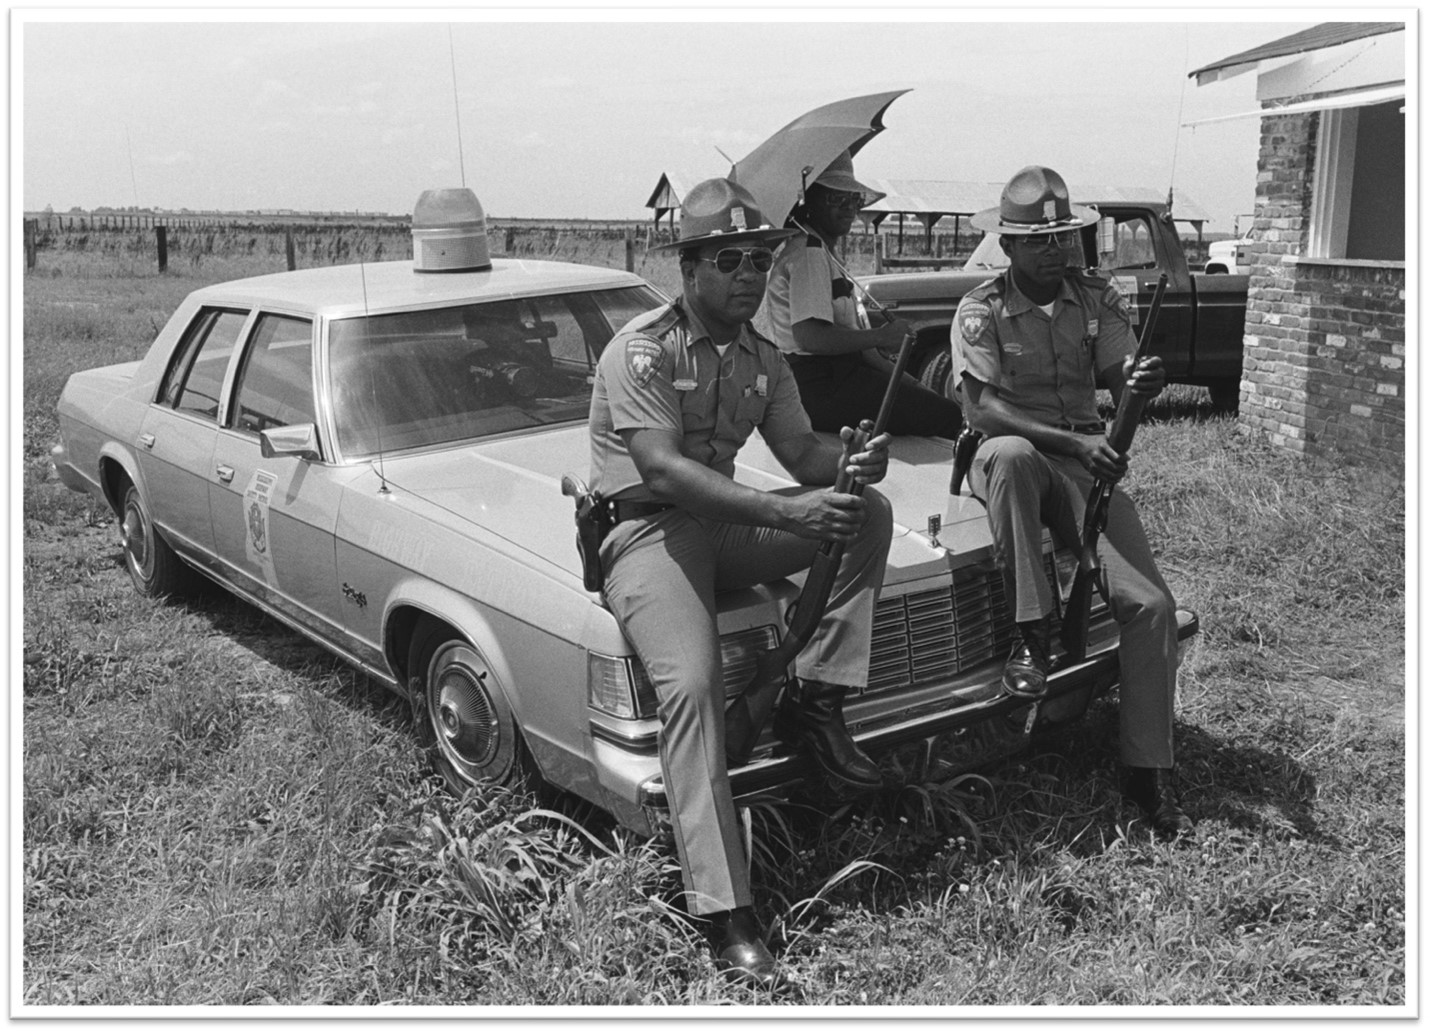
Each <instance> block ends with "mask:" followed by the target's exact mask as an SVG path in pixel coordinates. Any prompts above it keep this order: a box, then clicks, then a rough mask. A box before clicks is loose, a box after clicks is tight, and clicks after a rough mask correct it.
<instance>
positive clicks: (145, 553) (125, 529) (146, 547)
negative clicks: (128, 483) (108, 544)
mask: <svg viewBox="0 0 1430 1031" xmlns="http://www.w3.org/2000/svg"><path fill="white" fill-rule="evenodd" d="M153 533H154V530H153V527H152V526H151V525H150V524H149V517H148V514H147V513H146V512H145V511H144V508H143V506H142V505H141V504H140V502H139V495H138V494H137V493H136V492H135V491H133V490H131V491H130V492H129V495H128V497H126V498H125V499H124V519H123V521H122V522H121V523H120V524H119V535H120V538H121V542H122V543H123V545H124V560H125V561H126V562H128V563H129V569H130V571H131V572H132V573H133V574H134V575H135V576H136V577H138V578H139V579H141V580H145V581H148V580H150V579H151V578H152V577H153V575H154V540H153Z"/></svg>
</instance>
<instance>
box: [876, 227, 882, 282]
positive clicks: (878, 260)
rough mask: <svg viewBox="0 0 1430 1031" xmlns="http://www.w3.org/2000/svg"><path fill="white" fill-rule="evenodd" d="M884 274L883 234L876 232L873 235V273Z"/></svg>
mask: <svg viewBox="0 0 1430 1031" xmlns="http://www.w3.org/2000/svg"><path fill="white" fill-rule="evenodd" d="M883 274H884V234H883V233H878V234H876V235H875V237H874V275H876V276H881V275H883Z"/></svg>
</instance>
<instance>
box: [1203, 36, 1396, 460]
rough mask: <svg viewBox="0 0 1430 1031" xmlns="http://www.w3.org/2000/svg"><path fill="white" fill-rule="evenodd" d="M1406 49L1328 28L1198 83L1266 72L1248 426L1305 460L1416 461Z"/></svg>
mask: <svg viewBox="0 0 1430 1031" xmlns="http://www.w3.org/2000/svg"><path fill="white" fill-rule="evenodd" d="M1408 45H1409V44H1408V42H1407V33H1406V32H1405V24H1404V23H1401V22H1393V23H1386V22H1374V23H1371V22H1353V23H1327V24H1323V25H1318V26H1316V27H1315V28H1312V29H1308V30H1306V31H1305V32H1300V33H1296V34H1295V35H1292V36H1287V37H1286V38H1284V39H1280V40H1276V41H1275V42H1272V43H1268V44H1266V45H1265V46H1261V47H1257V48H1255V49H1253V50H1248V51H1245V52H1243V53H1240V54H1236V55H1233V56H1231V57H1228V58H1226V59H1224V60H1222V61H1218V62H1216V63H1215V64H1211V65H1208V66H1206V67H1205V68H1200V69H1197V70H1196V71H1194V72H1192V73H1191V74H1192V75H1193V76H1195V77H1196V79H1197V84H1198V85H1199V86H1200V85H1205V84H1207V83H1209V82H1215V81H1217V80H1218V79H1223V78H1227V77H1229V76H1232V75H1237V74H1240V73H1242V72H1247V71H1251V70H1257V72H1258V76H1257V99H1258V100H1259V101H1260V102H1261V105H1262V106H1261V109H1260V110H1259V111H1255V112H1248V114H1252V115H1259V116H1260V117H1261V150H1260V155H1259V158H1258V160H1257V182H1256V210H1255V218H1254V222H1253V224H1252V229H1251V234H1250V235H1251V238H1252V241H1253V242H1252V245H1251V278H1250V285H1249V297H1248V301H1247V311H1246V337H1245V360H1244V364H1243V367H1242V379H1241V406H1240V416H1239V418H1240V420H1241V422H1242V423H1243V424H1244V425H1246V426H1248V427H1251V428H1254V429H1257V430H1260V431H1263V432H1265V433H1266V434H1267V435H1268V436H1269V437H1270V439H1271V440H1272V441H1273V442H1275V443H1276V444H1279V445H1282V446H1284V447H1287V448H1290V449H1292V450H1295V451H1298V452H1301V453H1303V454H1318V453H1323V452H1325V451H1328V450H1331V449H1334V450H1335V451H1337V452H1338V453H1340V454H1342V455H1344V456H1347V457H1353V458H1357V459H1360V460H1366V461H1379V460H1389V461H1395V462H1397V463H1398V462H1403V461H1404V456H1405V391H1406V383H1407V379H1406V374H1405V373H1406V364H1405V363H1406V350H1405V345H1406V340H1405V330H1406V319H1405V291H1406V271H1407V270H1406V261H1405V254H1406V241H1405V236H1406V197H1407V192H1408V191H1407V182H1408V181H1409V179H1408V178H1407V175H1406V167H1407V166H1406V118H1405V105H1406V101H1405V95H1406V91H1405V66H1406V63H1407V55H1406V48H1407V46H1408Z"/></svg>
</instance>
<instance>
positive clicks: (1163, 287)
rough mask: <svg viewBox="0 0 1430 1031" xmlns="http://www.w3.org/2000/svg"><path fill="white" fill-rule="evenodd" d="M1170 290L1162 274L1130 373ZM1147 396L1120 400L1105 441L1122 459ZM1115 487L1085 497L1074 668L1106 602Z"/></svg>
mask: <svg viewBox="0 0 1430 1031" xmlns="http://www.w3.org/2000/svg"><path fill="white" fill-rule="evenodd" d="M1166 292H1167V275H1166V273H1163V274H1162V276H1161V277H1160V278H1159V279H1158V280H1157V290H1156V292H1155V293H1153V295H1152V306H1151V307H1150V308H1149V309H1148V310H1147V321H1146V322H1144V323H1142V332H1141V333H1140V334H1139V335H1138V338H1137V354H1136V355H1135V356H1134V357H1133V360H1132V371H1133V372H1134V373H1135V372H1136V371H1137V366H1138V364H1139V363H1141V361H1142V359H1143V358H1145V357H1146V355H1147V348H1148V346H1149V345H1150V344H1151V342H1152V329H1153V327H1154V326H1156V324H1157V316H1158V314H1159V313H1160V312H1161V309H1162V295H1163V294H1165V293H1166ZM1146 405H1147V398H1146V397H1144V396H1143V395H1141V394H1139V393H1137V392H1136V391H1134V390H1132V389H1130V388H1128V387H1124V388H1123V391H1122V397H1121V398H1120V399H1119V400H1118V402H1117V415H1116V416H1115V417H1114V418H1113V420H1112V429H1111V430H1110V431H1109V432H1108V434H1107V442H1108V443H1109V444H1111V445H1112V448H1113V450H1114V451H1116V452H1117V453H1118V454H1119V455H1125V454H1127V451H1128V449H1129V448H1130V447H1131V446H1132V436H1133V434H1135V433H1136V432H1137V424H1138V423H1139V422H1141V421H1142V409H1143V408H1145V407H1146ZM1112 488H1113V484H1111V483H1108V482H1107V481H1106V480H1104V479H1102V477H1098V478H1097V479H1096V480H1095V481H1094V482H1093V485H1092V493H1090V494H1089V495H1088V497H1087V508H1086V509H1084V511H1083V517H1082V541H1081V544H1080V547H1079V550H1078V557H1077V574H1076V575H1075V576H1074V577H1073V583H1072V590H1071V591H1069V592H1068V601H1067V605H1066V607H1064V609H1063V628H1062V642H1063V648H1064V649H1065V650H1066V651H1067V653H1068V661H1069V662H1070V663H1072V664H1076V663H1079V662H1082V661H1083V660H1084V659H1085V658H1087V624H1088V618H1089V616H1090V614H1091V612H1092V590H1093V587H1094V586H1096V588H1097V593H1098V594H1100V595H1102V598H1103V600H1104V601H1107V600H1108V596H1107V580H1106V576H1105V575H1104V572H1103V569H1102V562H1101V560H1099V559H1098V557H1097V539H1098V538H1099V537H1100V536H1101V535H1102V534H1103V532H1104V531H1106V529H1107V510H1108V507H1109V505H1110V504H1111V502H1112Z"/></svg>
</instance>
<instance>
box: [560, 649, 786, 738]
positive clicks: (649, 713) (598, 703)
mask: <svg viewBox="0 0 1430 1031" xmlns="http://www.w3.org/2000/svg"><path fill="white" fill-rule="evenodd" d="M778 643H779V634H778V632H777V631H776V630H775V628H774V627H773V626H762V627H754V628H752V629H748V630H738V631H736V632H734V633H731V634H725V635H724V636H723V637H721V638H720V666H721V673H722V681H723V684H724V688H725V696H726V697H727V698H729V697H732V696H733V695H736V694H738V693H739V692H740V691H742V690H744V688H745V686H746V685H747V684H749V682H750V678H751V677H753V676H754V674H755V661H756V660H757V659H758V658H759V655H760V653H761V652H764V651H768V650H769V649H771V648H773V647H774V646H775V645H776V644H778ZM586 700H587V703H588V704H589V705H590V706H591V708H593V709H596V710H598V711H600V712H604V713H607V714H608V715H611V716H616V717H619V718H620V719H627V720H633V719H649V718H651V717H654V716H655V714H656V698H655V687H654V686H653V685H652V684H651V682H650V677H648V676H647V675H646V671H645V667H644V666H643V665H641V661H640V660H639V659H637V658H635V657H634V656H619V655H601V654H599V653H597V652H592V653H591V654H590V657H589V659H588V661H587V667H586Z"/></svg>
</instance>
